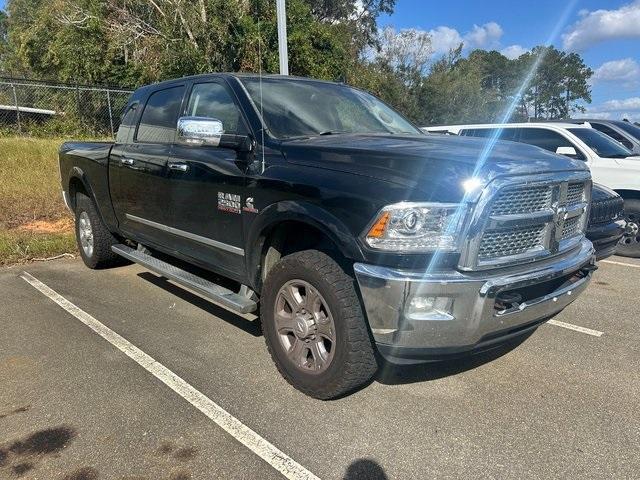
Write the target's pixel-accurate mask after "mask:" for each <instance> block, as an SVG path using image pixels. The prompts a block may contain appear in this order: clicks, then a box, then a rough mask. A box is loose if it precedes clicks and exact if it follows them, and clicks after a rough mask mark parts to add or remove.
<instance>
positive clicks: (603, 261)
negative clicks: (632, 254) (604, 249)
mask: <svg viewBox="0 0 640 480" xmlns="http://www.w3.org/2000/svg"><path fill="white" fill-rule="evenodd" d="M602 263H610V264H612V265H622V266H623V267H632V268H640V265H636V264H635V263H624V262H614V261H613V260H602Z"/></svg>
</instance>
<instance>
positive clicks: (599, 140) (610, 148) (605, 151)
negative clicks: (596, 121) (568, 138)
mask: <svg viewBox="0 0 640 480" xmlns="http://www.w3.org/2000/svg"><path fill="white" fill-rule="evenodd" d="M568 130H569V131H570V132H571V133H573V134H574V135H575V136H576V137H578V138H579V139H580V140H582V141H583V142H584V143H586V144H587V146H588V147H589V148H591V149H592V150H593V151H594V152H596V154H597V155H598V156H599V157H604V158H626V157H630V156H631V152H630V151H629V150H627V149H626V148H625V147H623V146H622V145H620V144H619V143H618V142H616V141H615V140H613V139H612V138H611V137H608V136H607V135H605V134H604V133H600V132H599V131H597V130H595V129H593V128H569V129H568Z"/></svg>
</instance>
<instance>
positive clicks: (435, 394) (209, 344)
mask: <svg viewBox="0 0 640 480" xmlns="http://www.w3.org/2000/svg"><path fill="white" fill-rule="evenodd" d="M614 262H617V263H614ZM599 265H600V269H599V270H598V271H597V272H596V273H595V276H594V280H593V282H592V283H591V285H590V286H589V288H588V289H587V291H586V292H585V294H583V295H582V296H581V297H580V298H579V299H578V300H577V301H576V302H574V303H573V304H572V305H571V306H569V308H567V309H566V310H565V311H564V312H562V313H561V314H559V315H558V316H556V318H555V319H554V320H555V321H556V322H557V323H556V324H553V325H551V324H547V325H543V326H541V327H540V328H539V329H538V330H537V331H536V332H535V333H533V334H532V335H531V336H529V337H528V338H526V339H524V340H523V341H522V342H521V343H519V344H518V345H512V346H509V347H508V348H503V349H501V350H498V351H495V352H491V353H490V354H487V355H483V356H479V357H473V358H470V359H465V360H459V361H455V362H449V363H442V364H430V365H426V366H418V367H403V368H391V367H387V368H385V369H384V370H383V371H382V372H381V373H380V375H379V376H378V377H377V378H376V379H375V381H374V382H373V383H372V384H371V385H369V386H367V387H366V388H364V389H362V390H360V391H358V392H355V393H353V394H351V395H349V396H347V397H345V398H342V399H339V400H335V401H329V402H321V401H318V400H314V399H311V398H309V397H306V396H304V395H303V394H301V393H299V392H297V391H296V390H294V389H293V388H292V387H290V386H289V385H288V384H287V383H286V382H285V381H284V380H283V379H282V378H281V377H280V375H279V374H278V372H277V370H276V368H275V366H274V365H273V364H272V362H271V359H270V358H269V355H268V353H267V350H266V347H265V345H264V339H263V338H262V336H261V334H260V330H259V328H258V325H257V322H256V320H255V318H253V317H252V316H250V315H247V316H244V317H243V316H238V315H236V314H233V313H230V312H228V311H226V310H224V309H222V308H220V307H218V306H216V305H215V304H213V303H211V302H209V301H206V300H204V299H202V298H201V297H199V296H197V295H195V294H193V293H190V292H189V291H187V290H184V289H182V288H180V287H178V286H175V285H173V284H171V283H170V282H167V281H166V280H164V279H161V278H159V277H158V276H156V275H154V274H151V273H149V272H146V271H145V270H144V269H142V268H141V267H138V266H135V265H134V266H128V267H122V268H117V269H112V270H104V271H91V270H88V269H86V268H85V267H84V266H83V265H82V263H81V262H80V261H79V260H60V261H54V262H49V263H37V264H31V265H26V266H15V267H11V268H6V269H2V270H0V302H1V303H0V478H7V479H12V478H25V479H27V478H28V479H54V480H57V479H60V480H62V479H65V480H94V479H129V480H133V479H137V480H142V479H149V480H151V479H153V480H155V479H160V480H162V479H167V480H169V479H171V480H185V479H211V478H225V479H226V478H260V479H267V478H283V476H282V468H281V467H279V466H278V465H282V463H278V462H279V461H280V460H283V459H284V461H289V460H290V461H292V462H295V464H296V465H299V466H300V470H298V471H297V472H298V473H297V474H299V475H302V476H301V477H299V478H302V477H304V475H305V472H306V474H308V477H307V478H313V475H315V476H317V477H320V478H327V479H355V478H363V479H367V478H399V479H405V478H438V479H440V478H462V477H473V478H478V477H483V478H501V479H502V478H524V477H526V478H545V479H547V478H603V477H606V478H638V477H639V476H640V474H639V473H638V472H640V408H638V405H639V398H640V373H639V372H640V368H639V367H640V331H639V329H638V320H639V319H638V299H640V260H635V259H627V258H622V257H611V258H610V259H609V262H601V263H600V264H599ZM23 272H28V273H29V274H30V275H31V276H32V277H33V278H34V279H37V281H39V282H41V283H42V284H43V285H45V286H46V287H48V288H49V289H51V290H52V291H55V292H56V293H57V294H59V296H60V298H61V299H63V300H60V299H58V300H59V302H63V303H64V302H68V304H69V305H73V306H75V307H77V310H74V309H73V308H72V307H69V308H67V310H65V309H64V308H62V307H61V306H60V305H59V304H57V303H56V302H55V301H54V299H52V297H51V296H47V295H45V294H43V293H42V292H41V291H39V290H38V289H36V288H34V287H33V286H32V284H30V283H28V282H27V281H25V280H24V278H22V277H23V276H24V274H23ZM74 312H75V313H74ZM79 312H82V313H79ZM80 318H89V319H93V320H95V321H96V322H97V324H98V325H102V326H104V327H106V328H104V329H103V330H104V332H107V333H104V334H103V336H101V335H99V334H97V333H96V331H94V330H92V329H91V328H90V327H89V326H88V325H87V323H83V321H81V320H80ZM572 327H578V328H575V329H572ZM100 328H101V327H100ZM108 332H112V333H108ZM113 338H115V339H116V340H117V339H118V338H120V339H121V340H117V341H114V340H113ZM114 342H115V343H114ZM118 345H119V346H118ZM123 345H124V346H123ZM134 346H135V347H137V349H136V348H135V347H134ZM127 352H128V353H127ZM131 352H133V353H131ZM149 358H151V360H149ZM154 361H155V362H154ZM158 372H159V373H158ZM172 385H173V386H172ZM176 385H178V386H176ZM185 389H187V390H188V389H192V390H189V392H191V393H188V392H187V393H184V391H185ZM181 392H182V393H181ZM193 392H197V394H198V395H196V394H195V393H193ZM203 402H204V403H203ZM207 402H208V403H207ZM203 405H204V406H203ZM206 405H209V407H207V406H206ZM212 405H214V406H215V408H218V409H219V410H215V408H214V407H212ZM207 408H209V409H214V410H215V411H214V413H210V414H207V411H209V410H207ZM215 412H218V413H215ZM220 412H223V413H220ZM216 415H217V416H216ZM227 415H228V416H227ZM229 422H231V423H229ZM234 422H235V423H234ZM229 425H231V427H229ZM243 428H244V429H245V430H242V429H243ZM242 432H244V433H242ZM247 432H252V433H251V434H248V433H247ZM246 435H249V437H247V436H246ZM251 435H253V436H251ZM247 438H249V440H247ZM251 439H253V440H251ZM251 442H254V443H251ZM256 442H257V443H256ZM270 446H271V447H270ZM265 449H266V450H265ZM264 452H267V453H264ZM269 452H271V454H270V453H269ZM273 452H276V454H273ZM277 452H280V453H277Z"/></svg>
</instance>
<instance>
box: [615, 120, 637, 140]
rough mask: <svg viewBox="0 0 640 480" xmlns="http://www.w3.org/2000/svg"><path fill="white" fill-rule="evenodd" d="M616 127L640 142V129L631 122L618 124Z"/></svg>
mask: <svg viewBox="0 0 640 480" xmlns="http://www.w3.org/2000/svg"><path fill="white" fill-rule="evenodd" d="M616 126H617V127H620V128H621V129H622V130H624V131H625V132H627V133H628V134H630V135H631V136H632V137H633V138H635V139H636V140H638V141H640V127H636V126H635V125H634V124H632V123H629V122H616Z"/></svg>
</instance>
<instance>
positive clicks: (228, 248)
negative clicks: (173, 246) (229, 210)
mask: <svg viewBox="0 0 640 480" xmlns="http://www.w3.org/2000/svg"><path fill="white" fill-rule="evenodd" d="M126 217H127V220H131V221H132V222H138V223H142V224H143V225H147V226H149V227H153V228H157V229H158V230H162V231H164V232H168V233H171V234H172V235H177V236H178V237H183V238H188V239H189V240H193V241H194V242H198V243H202V244H204V245H209V246H210V247H214V248H218V249H220V250H224V251H226V252H231V253H235V254H236V255H241V256H244V249H242V248H239V247H234V246H233V245H229V244H228V243H222V242H218V241H217V240H212V239H211V238H207V237H201V236H200V235H196V234H195V233H190V232H185V231H184V230H179V229H177V228H173V227H169V226H168V225H163V224H162V223H157V222H154V221H152V220H147V219H146V218H141V217H136V216H135V215H131V214H129V213H127V214H126Z"/></svg>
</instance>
